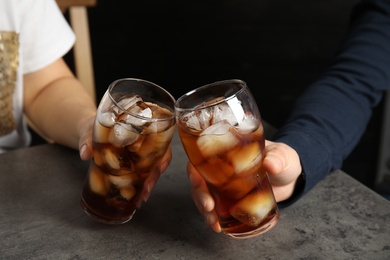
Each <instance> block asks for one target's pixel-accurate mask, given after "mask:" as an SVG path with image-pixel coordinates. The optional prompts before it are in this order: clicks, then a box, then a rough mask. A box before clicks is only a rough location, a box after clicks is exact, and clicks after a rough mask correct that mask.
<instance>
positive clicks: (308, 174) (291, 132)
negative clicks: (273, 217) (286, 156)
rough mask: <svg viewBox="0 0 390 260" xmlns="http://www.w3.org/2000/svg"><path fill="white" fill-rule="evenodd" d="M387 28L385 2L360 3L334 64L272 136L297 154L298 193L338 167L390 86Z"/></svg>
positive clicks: (389, 23) (388, 5)
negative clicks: (300, 171)
mask: <svg viewBox="0 0 390 260" xmlns="http://www.w3.org/2000/svg"><path fill="white" fill-rule="evenodd" d="M389 28H390V2H389V1H387V0H383V1H380V0H378V1H363V2H362V3H361V4H360V5H358V6H357V7H356V8H355V9H354V12H353V16H352V20H351V27H350V30H349V33H348V35H347V36H346V39H345V41H344V44H343V46H342V48H341V49H340V52H339V53H338V54H337V55H336V57H335V59H334V62H333V64H332V65H331V66H330V67H329V69H328V70H327V72H326V73H325V74H324V75H323V77H322V78H321V79H319V80H318V81H317V82H315V83H314V84H312V85H311V86H310V87H309V88H308V89H307V91H305V92H304V94H303V95H302V96H301V97H300V98H299V99H298V100H297V102H296V106H295V108H294V110H293V112H292V114H291V116H290V118H289V120H288V121H287V123H286V124H285V125H284V127H283V128H282V129H281V131H280V132H279V133H278V134H277V135H276V138H275V141H276V142H281V143H284V144H287V145H288V146H289V147H292V148H293V149H294V150H295V151H296V152H297V153H298V154H299V157H300V162H301V165H302V168H303V175H302V176H301V177H302V179H301V181H302V184H303V186H302V190H301V191H303V192H307V191H308V190H309V189H311V188H312V187H313V186H314V185H315V184H316V183H317V182H318V181H320V180H321V179H322V178H324V177H325V176H326V175H327V174H328V173H329V172H330V171H332V170H334V169H337V168H340V167H341V164H342V162H343V160H344V159H345V158H346V157H347V156H348V155H349V153H350V152H351V151H352V149H353V148H354V147H355V146H356V144H357V143H358V141H359V139H360V138H361V136H362V134H363V133H364V131H365V129H366V126H367V123H368V121H369V119H370V117H371V114H372V110H373V108H374V107H375V106H376V105H377V104H378V103H379V101H380V99H381V97H382V95H383V93H384V91H385V90H387V89H388V88H389V87H390V30H389ZM301 191H297V192H296V195H299V194H300V192H301Z"/></svg>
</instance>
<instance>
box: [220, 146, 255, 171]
mask: <svg viewBox="0 0 390 260" xmlns="http://www.w3.org/2000/svg"><path fill="white" fill-rule="evenodd" d="M228 158H229V161H230V162H231V163H232V165H233V166H234V169H235V171H236V173H242V172H245V171H248V170H251V169H253V168H258V167H260V162H261V158H262V154H261V150H260V144H259V143H258V142H253V143H251V144H248V145H245V146H243V147H240V148H237V149H234V150H233V151H231V152H230V153H229V154H228Z"/></svg>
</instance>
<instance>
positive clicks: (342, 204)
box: [0, 135, 390, 259]
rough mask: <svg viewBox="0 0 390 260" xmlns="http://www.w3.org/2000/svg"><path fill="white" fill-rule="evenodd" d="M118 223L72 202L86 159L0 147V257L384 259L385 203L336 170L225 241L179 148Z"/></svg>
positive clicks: (388, 231)
mask: <svg viewBox="0 0 390 260" xmlns="http://www.w3.org/2000/svg"><path fill="white" fill-rule="evenodd" d="M172 147H173V153H174V155H173V160H172V163H171V165H170V167H169V168H168V170H167V171H166V172H165V173H164V174H163V175H162V177H161V179H160V180H159V182H158V183H157V185H156V187H155V190H154V191H153V193H152V196H151V198H150V199H149V201H148V202H147V203H146V204H143V206H142V208H141V209H140V210H139V211H138V212H137V213H136V214H135V216H134V218H133V219H132V220H131V221H130V222H128V223H126V224H123V225H119V226H109V225H104V224H100V223H97V222H94V221H93V220H91V219H90V218H89V217H88V216H87V215H86V214H85V213H84V212H83V211H82V209H81V206H80V191H81V187H82V184H83V181H84V177H85V174H86V171H87V167H88V163H87V162H82V161H81V160H80V159H79V157H78V153H77V152H76V151H73V150H70V149H67V148H64V147H61V146H57V145H42V146H36V147H32V148H27V149H21V150H18V151H14V152H10V153H6V154H1V155H0V259H27V258H28V259H122V258H123V259H254V258H258V259H390V203H389V202H388V201H387V200H385V199H384V198H382V197H381V196H379V195H378V194H376V193H374V192H373V191H371V190H370V189H368V188H367V187H365V186H363V185H362V184H360V183H359V182H357V181H356V180H354V179H352V178H351V177H349V176H348V175H347V174H345V173H344V172H342V171H335V172H333V173H331V174H330V175H329V176H328V177H327V178H326V179H325V180H323V181H322V182H320V183H319V184H318V185H317V186H316V187H315V188H314V189H313V190H311V191H310V192H309V193H308V194H306V195H305V196H304V197H303V198H302V199H300V200H299V201H298V202H296V203H295V204H293V205H292V206H290V207H288V208H284V209H282V210H281V216H280V220H279V223H278V224H277V225H276V227H275V228H274V229H272V230H271V231H269V232H268V233H266V234H263V235H260V236H258V237H255V238H251V239H246V240H235V239H232V238H229V237H227V236H225V235H222V234H215V233H214V232H213V231H211V229H209V228H208V227H207V226H206V225H205V223H204V221H203V219H202V217H201V216H200V214H199V213H198V211H197V210H196V208H195V206H194V204H193V202H192V199H191V197H190V194H189V190H190V186H189V183H188V180H187V176H186V172H185V167H186V162H187V159H186V156H185V154H184V151H183V149H182V148H181V145H180V143H179V141H178V137H177V135H175V137H174V140H173V144H172Z"/></svg>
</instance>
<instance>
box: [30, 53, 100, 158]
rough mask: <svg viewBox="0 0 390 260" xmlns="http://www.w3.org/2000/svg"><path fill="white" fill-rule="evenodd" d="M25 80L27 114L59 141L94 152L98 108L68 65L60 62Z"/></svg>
mask: <svg viewBox="0 0 390 260" xmlns="http://www.w3.org/2000/svg"><path fill="white" fill-rule="evenodd" d="M23 80H24V112H25V114H26V115H27V117H28V118H29V119H30V120H31V121H32V123H33V124H34V125H36V126H37V127H38V128H39V130H40V131H42V133H43V134H45V135H46V136H48V137H49V138H51V139H52V140H54V141H55V142H57V143H60V144H62V145H66V146H69V147H72V148H75V149H76V148H79V147H80V148H81V147H82V146H83V144H87V145H88V151H89V152H90V151H91V150H90V149H91V145H90V144H91V136H92V134H91V131H92V123H93V118H94V115H95V113H96V107H95V104H94V102H93V100H92V99H91V97H90V96H89V95H88V93H87V92H86V90H85V89H84V87H83V86H82V85H81V83H80V82H79V81H78V80H77V79H76V78H75V77H74V75H73V74H72V72H71V71H70V70H69V68H68V67H67V65H66V63H65V62H64V61H63V60H62V59H58V60H56V61H55V62H53V63H51V64H50V65H48V66H46V67H44V68H42V69H40V70H37V71H35V72H31V73H28V74H25V75H24V77H23ZM80 138H81V139H80ZM86 156H87V157H90V156H89V155H86Z"/></svg>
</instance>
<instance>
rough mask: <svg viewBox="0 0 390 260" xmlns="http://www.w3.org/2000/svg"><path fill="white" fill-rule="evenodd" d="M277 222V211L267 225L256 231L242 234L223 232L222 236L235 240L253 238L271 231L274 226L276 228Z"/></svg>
mask: <svg viewBox="0 0 390 260" xmlns="http://www.w3.org/2000/svg"><path fill="white" fill-rule="evenodd" d="M278 220H279V210H278V211H277V212H276V213H275V216H274V217H273V218H272V219H271V220H269V221H268V222H267V223H265V224H264V225H263V226H261V227H259V228H258V229H255V230H252V231H249V232H244V233H228V232H225V233H224V234H225V235H227V236H229V237H232V238H235V239H245V238H251V237H255V236H258V235H261V234H264V233H266V232H268V231H269V230H271V229H272V228H273V227H274V226H276V223H278Z"/></svg>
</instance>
